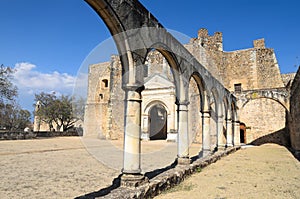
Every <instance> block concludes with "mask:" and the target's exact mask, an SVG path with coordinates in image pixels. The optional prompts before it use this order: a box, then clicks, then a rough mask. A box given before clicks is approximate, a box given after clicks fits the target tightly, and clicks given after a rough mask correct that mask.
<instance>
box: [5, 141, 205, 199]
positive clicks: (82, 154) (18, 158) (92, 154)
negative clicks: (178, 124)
mask: <svg viewBox="0 0 300 199" xmlns="http://www.w3.org/2000/svg"><path fill="white" fill-rule="evenodd" d="M200 148H201V146H200V145H199V144H198V145H197V144H193V145H192V146H191V150H190V151H191V152H190V154H191V156H193V155H197V154H198V152H199V150H200ZM176 155H177V144H176V143H168V142H166V141H151V142H142V170H143V172H149V171H152V170H155V169H159V168H164V167H166V166H168V165H170V164H171V163H172V162H174V160H175V158H176ZM0 158H1V165H0V179H1V180H0V198H1V199H6V198H74V197H77V196H81V195H84V194H86V193H91V192H94V191H97V190H100V189H102V188H106V187H108V186H110V185H111V184H112V180H113V179H114V178H116V177H117V176H118V175H119V174H120V171H121V169H122V160H123V153H122V142H121V141H104V140H99V139H82V138H79V137H59V138H49V139H36V140H14V141H1V142H0Z"/></svg>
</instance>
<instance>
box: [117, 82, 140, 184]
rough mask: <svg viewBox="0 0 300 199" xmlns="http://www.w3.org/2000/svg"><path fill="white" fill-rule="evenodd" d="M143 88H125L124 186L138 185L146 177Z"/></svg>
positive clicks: (122, 178) (122, 180) (122, 181)
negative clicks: (142, 159) (143, 147)
mask: <svg viewBox="0 0 300 199" xmlns="http://www.w3.org/2000/svg"><path fill="white" fill-rule="evenodd" d="M141 90H142V89H140V91H137V90H136V88H128V87H127V88H125V92H126V98H125V128H124V131H125V132H124V157H123V169H122V177H121V185H122V186H129V187H136V186H138V185H140V184H141V183H142V182H144V181H145V177H144V176H143V175H142V174H141V140H140V138H141V102H142V100H141V93H140V92H141Z"/></svg>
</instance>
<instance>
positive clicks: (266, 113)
mask: <svg viewBox="0 0 300 199" xmlns="http://www.w3.org/2000/svg"><path fill="white" fill-rule="evenodd" d="M222 36H223V35H222V33H220V32H216V33H214V34H213V35H212V36H210V35H209V34H208V31H207V30H206V29H200V30H199V31H198V37H197V38H193V39H191V40H190V43H189V44H187V45H185V46H186V48H187V49H188V50H189V51H190V52H191V54H193V55H194V56H195V58H196V59H197V60H198V61H199V62H200V63H202V64H203V65H204V66H205V67H206V69H207V70H209V71H210V72H211V73H212V74H213V75H214V76H215V77H216V78H217V79H218V80H219V81H220V82H221V83H223V85H224V86H225V87H226V88H227V89H228V90H230V91H235V90H236V89H237V88H238V89H239V91H247V90H256V89H258V90H259V89H271V88H281V87H285V86H286V85H287V84H288V82H289V81H290V79H291V77H292V75H286V76H283V77H282V76H281V74H280V70H279V66H278V63H277V59H276V56H275V53H274V50H273V49H271V48H267V47H266V46H265V41H264V39H258V40H254V41H253V47H252V48H249V49H241V50H236V51H231V52H226V51H224V50H223V38H222ZM283 80H284V81H285V82H283ZM237 97H238V95H237ZM285 110H286V109H285V108H284V107H283V106H282V105H280V103H278V102H276V101H274V100H269V99H256V100H253V101H250V102H249V103H247V104H246V105H245V106H243V107H240V112H241V114H240V115H241V118H240V120H241V122H244V123H245V124H246V126H247V134H246V136H247V142H251V141H253V140H255V139H257V138H259V137H261V136H264V135H267V134H270V133H274V132H277V131H280V130H281V129H283V128H284V127H285V120H286V112H285Z"/></svg>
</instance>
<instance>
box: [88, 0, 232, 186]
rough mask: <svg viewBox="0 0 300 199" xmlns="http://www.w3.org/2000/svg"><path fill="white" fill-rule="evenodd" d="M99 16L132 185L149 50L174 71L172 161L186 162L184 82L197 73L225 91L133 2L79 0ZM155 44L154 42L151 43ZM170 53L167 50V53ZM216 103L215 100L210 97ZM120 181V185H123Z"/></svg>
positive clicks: (206, 145)
mask: <svg viewBox="0 0 300 199" xmlns="http://www.w3.org/2000/svg"><path fill="white" fill-rule="evenodd" d="M85 1H86V2H88V3H89V5H90V6H91V7H93V9H94V10H95V11H96V12H97V14H98V15H99V16H100V17H101V18H102V19H103V21H104V23H105V24H106V26H107V27H108V29H109V31H110V33H111V34H112V35H113V37H114V40H115V43H116V46H117V49H118V52H119V56H120V61H121V63H122V72H123V74H122V88H123V89H124V91H125V106H124V107H125V111H124V112H125V116H124V121H125V124H124V126H125V129H124V146H123V147H124V153H123V156H124V158H123V169H122V172H123V176H122V179H121V183H122V182H123V181H126V180H127V182H128V183H129V184H132V185H133V184H134V185H135V186H136V185H137V184H138V183H139V182H141V181H142V180H143V179H144V178H143V176H141V167H140V166H141V165H140V162H141V141H140V130H141V128H140V123H141V121H140V120H141V102H142V98H141V92H142V90H143V89H144V79H143V70H142V69H143V64H144V62H145V58H146V56H147V53H148V51H149V49H150V48H155V49H157V50H158V51H160V52H161V53H162V54H163V55H164V57H165V58H166V59H167V61H168V63H169V65H170V66H171V67H172V68H173V69H176V71H175V70H174V72H176V75H175V76H174V81H175V89H176V105H177V114H178V155H177V157H178V164H189V163H190V161H189V151H188V150H189V149H188V147H189V142H188V125H187V124H188V103H189V102H188V97H187V93H188V92H187V90H188V82H187V80H189V77H190V76H191V74H192V73H193V72H194V71H197V72H198V73H199V74H200V75H201V76H200V77H202V78H203V80H204V81H203V82H205V85H206V87H207V88H211V87H216V90H218V91H220V93H225V92H229V91H227V90H226V89H225V88H224V86H223V85H222V84H221V83H220V82H219V81H218V80H217V79H216V78H215V77H213V76H212V75H211V73H210V72H208V71H207V69H206V68H205V67H204V66H203V65H202V64H200V63H199V62H198V61H197V60H196V59H195V58H194V57H193V55H192V54H191V53H190V52H189V51H188V50H187V49H186V48H184V46H183V45H182V44H181V43H180V42H179V41H177V40H176V39H175V38H174V37H173V36H172V35H171V34H170V33H168V32H167V30H165V29H164V28H163V26H162V25H161V24H160V23H159V21H158V20H157V19H156V18H155V17H154V16H153V15H151V13H150V12H149V11H148V10H147V9H146V8H145V7H144V6H143V5H142V4H141V3H140V2H139V1H131V0H122V1H121V0H119V1H114V0H85ZM156 45H157V46H156ZM171 52H172V53H171ZM210 92H211V90H208V89H205V90H204V94H203V108H202V118H203V126H204V128H203V129H204V130H203V132H205V133H203V154H206V152H208V153H209V152H210V137H209V126H210V124H209V123H210V109H209V105H210V104H209V103H210V102H209V100H208V99H209V95H211V93H210ZM216 101H217V100H216ZM123 184H126V183H123Z"/></svg>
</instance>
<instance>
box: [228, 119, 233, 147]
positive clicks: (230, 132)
mask: <svg viewBox="0 0 300 199" xmlns="http://www.w3.org/2000/svg"><path fill="white" fill-rule="evenodd" d="M226 132H227V143H226V147H232V146H233V140H232V119H227V120H226Z"/></svg>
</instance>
